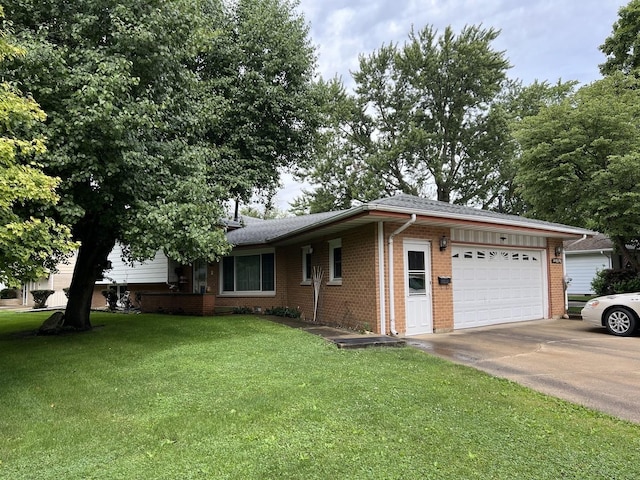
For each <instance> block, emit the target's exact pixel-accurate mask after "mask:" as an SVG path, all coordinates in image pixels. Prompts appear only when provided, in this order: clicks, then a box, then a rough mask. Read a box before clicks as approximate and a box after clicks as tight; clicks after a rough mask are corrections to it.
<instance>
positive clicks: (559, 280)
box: [547, 238, 567, 318]
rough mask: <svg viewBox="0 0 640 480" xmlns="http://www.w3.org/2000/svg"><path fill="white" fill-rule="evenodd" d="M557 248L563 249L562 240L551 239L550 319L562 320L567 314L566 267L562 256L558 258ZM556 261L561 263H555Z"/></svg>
mask: <svg viewBox="0 0 640 480" xmlns="http://www.w3.org/2000/svg"><path fill="white" fill-rule="evenodd" d="M556 247H562V240H558V239H553V238H552V239H549V241H548V242H547V272H548V278H549V314H548V316H549V318H560V317H562V316H563V315H564V314H565V313H567V312H566V310H565V293H564V265H563V264H562V256H559V257H556V255H555V249H556ZM554 259H556V260H555V261H556V262H557V261H558V260H560V263H554Z"/></svg>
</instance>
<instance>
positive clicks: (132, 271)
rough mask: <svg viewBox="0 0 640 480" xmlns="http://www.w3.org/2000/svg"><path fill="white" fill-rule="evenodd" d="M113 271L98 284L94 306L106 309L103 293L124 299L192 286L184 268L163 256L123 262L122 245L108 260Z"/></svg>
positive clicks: (157, 254) (160, 253)
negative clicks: (131, 294) (110, 291)
mask: <svg viewBox="0 0 640 480" xmlns="http://www.w3.org/2000/svg"><path fill="white" fill-rule="evenodd" d="M107 260H108V262H109V263H110V264H111V269H109V270H107V271H105V272H104V277H103V279H102V280H99V281H97V282H96V289H95V290H94V294H93V300H92V305H93V306H94V307H103V306H105V305H106V298H105V297H104V295H102V291H103V290H107V289H108V288H114V289H115V290H116V292H117V295H118V297H122V296H123V295H124V293H125V292H126V291H131V290H133V291H134V292H142V291H144V292H168V291H169V287H170V286H175V287H176V290H178V289H179V287H180V286H181V285H182V286H186V285H187V284H188V283H189V284H190V282H188V281H187V279H186V277H185V276H184V275H183V274H182V269H181V268H180V265H179V264H178V263H176V262H174V261H172V260H169V259H168V258H167V257H166V256H165V255H164V254H163V253H162V252H158V253H156V256H155V257H154V258H152V259H151V260H148V261H146V262H142V263H139V262H136V263H134V264H133V265H131V264H128V263H127V262H125V261H124V260H123V258H122V247H121V246H120V245H119V244H116V246H115V247H114V248H113V250H112V251H111V253H110V254H109V256H108V258H107Z"/></svg>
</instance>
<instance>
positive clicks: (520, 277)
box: [451, 245, 546, 329]
mask: <svg viewBox="0 0 640 480" xmlns="http://www.w3.org/2000/svg"><path fill="white" fill-rule="evenodd" d="M451 251H452V259H451V260H452V265H453V278H452V282H451V283H452V285H453V311H454V328H456V329H458V328H470V327H479V326H482V325H493V324H498V323H507V322H516V321H524V320H536V319H539V318H544V316H545V315H544V312H545V303H546V302H545V299H546V293H545V292H546V289H545V282H546V280H545V275H544V274H543V272H544V269H543V266H544V256H543V252H542V251H541V250H516V249H506V248H492V247H469V246H456V245H454V246H453V247H452V248H451Z"/></svg>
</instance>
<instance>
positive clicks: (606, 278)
mask: <svg viewBox="0 0 640 480" xmlns="http://www.w3.org/2000/svg"><path fill="white" fill-rule="evenodd" d="M591 288H593V291H594V292H596V294H598V295H612V294H614V293H630V292H640V276H639V275H638V272H636V271H635V270H630V269H612V268H607V269H604V270H600V271H599V272H598V273H597V274H596V277H595V278H594V279H593V280H592V282H591Z"/></svg>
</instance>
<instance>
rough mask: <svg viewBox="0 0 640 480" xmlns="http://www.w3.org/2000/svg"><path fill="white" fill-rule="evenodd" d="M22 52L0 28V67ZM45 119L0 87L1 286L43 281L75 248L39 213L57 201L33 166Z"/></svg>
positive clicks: (50, 181)
mask: <svg viewBox="0 0 640 480" xmlns="http://www.w3.org/2000/svg"><path fill="white" fill-rule="evenodd" d="M3 18H4V12H3V9H2V7H1V6H0V21H2V19H3ZM24 53H25V52H24V50H22V49H20V48H18V47H16V46H14V45H12V44H11V43H9V42H7V40H6V31H5V30H4V28H0V65H2V64H4V63H5V62H6V61H9V60H16V59H19V58H20V57H23V56H24ZM45 117H46V116H45V114H44V112H43V111H42V110H41V109H40V107H39V106H38V104H37V103H36V102H35V101H34V100H33V98H30V97H27V96H25V95H23V94H22V93H21V92H20V91H19V90H18V89H17V88H16V87H15V86H14V85H11V84H10V83H8V82H2V83H0V282H2V283H5V284H8V285H14V286H18V285H20V284H22V283H25V282H27V281H30V280H36V279H37V278H40V277H43V276H46V275H47V274H48V273H49V272H51V271H55V268H56V265H58V263H59V262H62V261H64V260H65V259H66V257H67V256H68V254H69V253H70V252H72V251H73V249H74V248H75V244H73V242H72V241H71V232H70V230H69V228H68V227H66V226H64V225H60V224H58V223H56V222H55V220H54V219H53V218H51V217H48V216H46V215H45V214H44V213H45V211H46V209H47V208H48V207H51V206H53V205H55V203H56V202H57V201H58V195H57V193H56V187H57V186H58V184H59V182H60V180H59V179H58V178H53V177H50V176H48V175H46V174H45V173H44V172H43V171H42V170H41V168H40V165H39V163H38V160H39V158H40V157H41V155H42V154H43V153H44V152H45V151H46V148H45V139H44V137H43V136H42V135H41V134H40V133H39V132H38V125H40V124H41V123H42V122H43V121H44V120H45Z"/></svg>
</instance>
